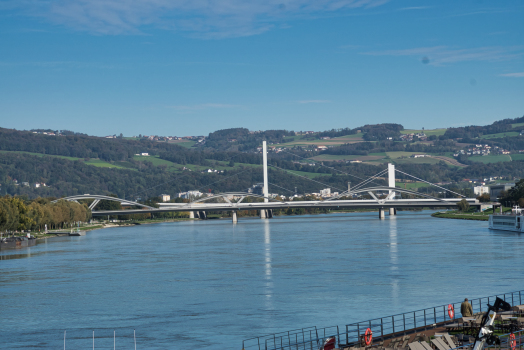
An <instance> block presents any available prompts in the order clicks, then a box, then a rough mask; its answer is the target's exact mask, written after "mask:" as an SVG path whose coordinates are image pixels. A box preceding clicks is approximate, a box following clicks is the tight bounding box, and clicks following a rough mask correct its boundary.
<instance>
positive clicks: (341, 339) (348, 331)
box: [242, 291, 524, 350]
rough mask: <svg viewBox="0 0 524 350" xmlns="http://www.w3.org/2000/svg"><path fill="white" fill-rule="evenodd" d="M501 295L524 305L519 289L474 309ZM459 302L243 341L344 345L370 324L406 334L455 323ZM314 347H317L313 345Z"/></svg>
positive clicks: (247, 345)
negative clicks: (333, 341)
mask: <svg viewBox="0 0 524 350" xmlns="http://www.w3.org/2000/svg"><path fill="white" fill-rule="evenodd" d="M497 297H499V298H501V299H503V300H504V301H506V302H508V303H510V304H511V305H512V306H514V305H521V304H522V299H523V297H524V291H516V292H510V293H504V294H498V295H492V296H487V297H482V298H476V299H471V300H469V302H470V303H471V306H472V308H473V313H477V312H485V311H486V310H487V307H488V306H487V304H492V303H494V302H495V299H496V298H497ZM461 303H462V301H460V302H453V303H450V304H445V305H439V306H435V307H430V308H426V309H421V310H416V311H410V312H405V313H401V314H396V315H391V316H387V317H381V318H375V319H372V320H367V321H363V322H356V323H351V324H346V325H344V326H342V327H339V326H330V327H324V328H317V327H308V328H300V329H295V330H291V331H287V332H280V333H274V334H269V335H264V336H258V337H253V338H250V339H245V340H243V341H242V349H245V350H255V349H257V350H277V349H278V350H287V349H296V350H299V349H303V350H306V349H311V348H312V347H313V344H316V343H318V342H319V341H321V340H322V339H326V338H328V337H330V336H334V337H336V338H337V343H338V344H339V347H340V345H342V346H351V345H356V344H359V343H360V342H361V337H362V336H363V335H364V333H365V331H366V329H367V328H370V329H371V331H372V332H373V339H376V340H379V341H380V340H386V339H390V338H393V337H396V336H399V335H400V334H407V333H412V332H416V331H420V330H422V329H428V328H434V327H437V326H442V325H445V324H447V323H452V322H453V321H454V320H455V319H456V318H460V317H461V315H460V305H461ZM449 305H452V306H453V310H454V314H453V317H450V313H449V312H448V307H449ZM313 348H314V347H313Z"/></svg>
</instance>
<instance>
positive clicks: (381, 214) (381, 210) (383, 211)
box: [378, 208, 386, 219]
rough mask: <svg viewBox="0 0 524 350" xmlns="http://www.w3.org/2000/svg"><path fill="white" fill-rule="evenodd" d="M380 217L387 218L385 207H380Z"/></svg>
mask: <svg viewBox="0 0 524 350" xmlns="http://www.w3.org/2000/svg"><path fill="white" fill-rule="evenodd" d="M378 218H379V219H385V218H386V213H385V210H384V208H380V209H379V210H378Z"/></svg>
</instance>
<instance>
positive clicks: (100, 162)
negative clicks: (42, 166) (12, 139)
mask: <svg viewBox="0 0 524 350" xmlns="http://www.w3.org/2000/svg"><path fill="white" fill-rule="evenodd" d="M0 152H2V153H23V154H29V155H32V156H37V157H54V158H62V159H67V160H71V161H75V160H80V161H83V162H84V163H85V164H87V165H93V166H97V167H103V168H119V169H124V167H123V166H119V165H115V164H111V163H108V162H106V161H103V160H99V159H90V160H88V161H84V158H76V157H67V156H59V155H54V154H43V153H33V152H25V151H0Z"/></svg>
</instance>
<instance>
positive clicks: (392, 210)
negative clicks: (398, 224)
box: [389, 208, 397, 216]
mask: <svg viewBox="0 0 524 350" xmlns="http://www.w3.org/2000/svg"><path fill="white" fill-rule="evenodd" d="M389 215H390V216H392V215H397V209H395V208H389Z"/></svg>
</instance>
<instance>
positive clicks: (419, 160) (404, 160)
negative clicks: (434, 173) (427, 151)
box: [394, 157, 442, 164]
mask: <svg viewBox="0 0 524 350" xmlns="http://www.w3.org/2000/svg"><path fill="white" fill-rule="evenodd" d="M441 161H442V160H440V159H437V158H432V157H423V158H397V159H394V163H395V164H438V163H439V162H441Z"/></svg>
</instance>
